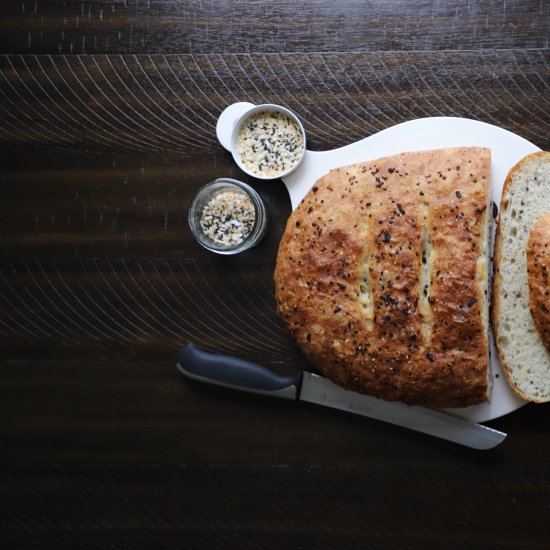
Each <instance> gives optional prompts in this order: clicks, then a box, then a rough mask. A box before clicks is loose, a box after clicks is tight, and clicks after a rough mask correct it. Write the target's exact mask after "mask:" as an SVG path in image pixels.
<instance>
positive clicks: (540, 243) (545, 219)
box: [527, 212, 550, 351]
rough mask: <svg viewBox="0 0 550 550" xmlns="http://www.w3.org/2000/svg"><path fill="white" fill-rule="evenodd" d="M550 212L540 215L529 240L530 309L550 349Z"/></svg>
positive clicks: (545, 344) (542, 338) (542, 337)
mask: <svg viewBox="0 0 550 550" xmlns="http://www.w3.org/2000/svg"><path fill="white" fill-rule="evenodd" d="M549 277H550V212H548V213H547V214H545V215H544V216H542V217H540V218H539V219H538V220H537V221H536V222H535V224H534V225H533V228H532V229H531V233H530V234H529V240H528V241H527V278H528V281H529V309H530V310H531V315H532V316H533V321H534V322H535V326H536V327H537V329H538V331H539V335H540V338H541V340H542V343H543V344H544V346H545V347H546V349H547V350H548V351H550V279H549Z"/></svg>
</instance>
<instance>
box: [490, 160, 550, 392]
mask: <svg viewBox="0 0 550 550" xmlns="http://www.w3.org/2000/svg"><path fill="white" fill-rule="evenodd" d="M547 212H550V153H548V152H541V153H534V154H531V155H528V156H527V157H525V158H524V159H522V160H521V161H520V162H519V163H518V164H516V165H515V166H514V167H513V168H512V169H511V170H510V172H509V174H508V177H507V178H506V181H505V182H504V188H503V191H502V199H501V202H500V214H499V222H498V226H497V232H496V239H495V255H494V272H493V292H492V310H491V318H492V322H493V329H494V331H495V342H496V346H497V350H498V354H499V358H500V362H501V364H502V367H503V370H504V372H505V374H506V377H507V378H508V382H509V384H510V387H511V388H512V390H513V391H514V392H515V393H516V394H517V395H519V396H520V397H522V398H523V399H526V400H528V401H534V402H537V403H542V402H545V401H549V400H550V353H549V351H548V349H547V347H546V346H545V345H544V342H543V337H542V335H541V333H540V332H539V330H538V329H537V325H536V324H535V321H534V319H533V315H532V314H531V310H530V307H529V280H528V261H527V248H528V241H529V236H530V234H531V230H532V228H533V226H534V225H535V223H536V222H537V220H539V219H540V218H541V217H542V216H543V215H545V214H546V213H547ZM546 298H548V297H546ZM535 299H537V298H535ZM548 307H550V304H548Z"/></svg>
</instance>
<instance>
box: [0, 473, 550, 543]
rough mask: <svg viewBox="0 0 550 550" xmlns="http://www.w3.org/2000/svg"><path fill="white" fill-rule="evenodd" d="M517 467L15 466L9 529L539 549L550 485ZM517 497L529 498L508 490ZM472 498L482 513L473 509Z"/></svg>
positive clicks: (5, 519)
mask: <svg viewBox="0 0 550 550" xmlns="http://www.w3.org/2000/svg"><path fill="white" fill-rule="evenodd" d="M517 474H519V475H521V472H520V471H518V470H517V469H515V468H512V469H511V470H510V472H509V475H505V474H503V473H502V471H491V469H487V468H485V469H484V468H482V467H479V466H476V465H473V464H463V465H460V466H457V465H456V464H451V465H443V464H438V465H433V464H424V465H411V466H407V465H403V464H386V465H376V466H372V467H368V468H346V467H342V468H338V469H336V470H335V471H328V470H326V469H325V468H323V467H319V466H315V465H313V466H310V467H307V468H289V467H287V466H270V467H265V466H264V467H257V468H248V467H220V466H212V467H209V468H207V469H206V470H204V469H200V468H195V467H185V466H180V467H168V468H158V467H141V468H136V467H133V468H121V467H117V466H111V467H108V468H101V469H98V468H94V467H90V466H84V467H80V468H74V467H72V468H71V467H49V468H44V467H42V468H26V469H23V470H13V469H12V468H6V469H5V470H4V471H3V472H2V474H1V475H0V488H1V490H2V492H3V494H4V495H5V496H6V497H7V498H6V499H5V500H3V501H2V502H1V503H0V515H1V517H2V520H0V527H3V533H4V537H3V538H4V541H3V542H4V545H3V547H4V548H9V549H12V548H20V543H21V540H24V541H27V540H29V536H28V535H29V532H32V533H34V536H33V538H32V543H33V545H35V546H36V547H40V548H43V549H57V548H60V547H66V546H68V545H67V541H69V540H70V541H71V543H72V545H73V546H72V547H73V548H90V547H91V545H90V541H91V540H94V541H95V540H97V539H96V538H95V537H94V535H95V534H96V533H98V532H101V533H102V536H101V539H100V542H101V546H102V548H108V549H111V548H113V549H114V548H146V547H155V548H176V547H180V546H182V545H183V546H185V547H186V548H204V547H217V548H258V547H261V548H267V549H276V548H281V547H289V548H319V547H323V548H342V547H347V548H351V547H356V546H360V547H361V548H368V549H372V548H398V547H399V548H402V547H406V548H410V549H418V550H420V549H425V548H427V547H433V548H436V547H437V548H444V549H448V548H460V547H483V548H487V549H494V550H500V549H515V548H531V549H534V550H542V549H543V548H546V547H547V546H546V545H545V544H544V540H543V537H541V536H540V532H539V531H538V527H539V526H540V525H541V524H543V523H544V521H545V518H546V514H545V511H546V502H545V499H544V497H543V496H542V495H544V494H547V492H548V489H549V487H548V480H543V479H541V478H540V477H537V476H534V475H533V474H531V473H529V474H527V475H525V474H523V476H522V477H523V481H522V482H519V481H517V479H518V478H517V477H516V476H517ZM427 479H429V480H430V482H429V487H430V488H429V489H428V490H427V489H426V483H424V482H423V480H427ZM25 486H26V487H29V488H30V489H29V490H27V491H26V492H25V493H22V492H21V491H20V488H21V487H25ZM520 492H521V494H522V495H523V497H524V498H516V497H510V495H518V494H519V493H520ZM221 494H223V495H224V497H225V498H224V499H223V500H221V499H220V498H219V496H220V495H221ZM473 495H476V497H475V498H476V500H477V501H478V502H479V504H480V505H482V506H483V508H484V510H485V513H484V514H483V517H480V516H479V515H478V514H476V510H475V509H472V506H471V502H472V496H473ZM8 503H9V504H8ZM75 503H78V505H75ZM531 510H533V512H531ZM449 511H452V513H449ZM60 517H64V518H65V519H64V520H63V521H62V520H60ZM69 526H70V529H71V530H70V534H69V533H68V527H69Z"/></svg>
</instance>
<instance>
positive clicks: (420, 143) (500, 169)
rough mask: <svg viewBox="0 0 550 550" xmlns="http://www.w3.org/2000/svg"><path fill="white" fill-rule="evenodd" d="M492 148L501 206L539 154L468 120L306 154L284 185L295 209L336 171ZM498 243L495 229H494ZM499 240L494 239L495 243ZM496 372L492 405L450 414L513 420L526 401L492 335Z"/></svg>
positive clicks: (413, 126) (433, 122)
mask: <svg viewBox="0 0 550 550" xmlns="http://www.w3.org/2000/svg"><path fill="white" fill-rule="evenodd" d="M461 146H467V147H474V146H478V147H489V148H490V149H491V180H492V199H493V201H494V202H495V203H496V204H497V205H500V197H501V195H502V186H503V184H504V180H505V179H506V176H507V174H508V171H509V170H510V168H512V166H514V165H515V164H516V163H517V162H518V161H519V160H521V159H522V158H523V157H524V156H525V155H528V154H529V153H534V152H536V151H540V148H539V147H537V146H536V145H533V144H532V143H530V142H529V141H527V140H526V139H524V138H522V137H520V136H518V135H516V134H514V133H512V132H509V131H508V130H504V129H503V128H499V127H497V126H492V125H491V124H486V123H484V122H479V121H476V120H469V119H465V118H455V117H436V118H421V119H416V120H411V121H409V122H403V123H402V124H398V125H396V126H392V127H391V128H387V129H386V130H382V131H381V132H378V133H377V134H374V135H372V136H369V137H367V138H365V139H362V140H360V141H357V142H355V143H352V144H350V145H346V146H345V147H341V148H339V149H333V150H332V151H322V152H317V151H307V152H306V155H305V157H304V160H303V161H302V163H301V164H300V166H298V168H297V169H296V170H295V171H294V172H292V174H290V175H288V176H286V177H285V178H284V179H283V181H284V184H285V185H286V187H287V189H288V192H289V194H290V200H291V202H292V208H293V209H294V208H296V206H297V205H298V203H299V202H300V201H301V200H302V199H303V197H304V196H305V194H306V193H307V192H308V191H309V189H310V188H311V187H312V185H313V184H314V183H315V181H317V179H319V178H320V177H322V176H324V175H325V174H326V173H327V172H329V171H330V170H331V169H333V168H338V167H340V166H345V165H347V164H353V163H355V162H364V161H368V160H374V159H377V158H380V157H385V156H390V155H395V154H398V153H401V152H404V151H421V150H427V149H438V148H442V147H461ZM493 237H494V224H493ZM493 242H494V238H493V239H491V243H493ZM490 345H491V368H492V372H493V392H492V398H491V402H490V403H487V404H483V405H476V406H474V407H466V408H462V409H448V412H450V413H452V414H453V415H455V416H460V417H462V418H466V419H468V420H472V421H473V422H485V421H487V420H492V419H494V418H498V417H499V416H503V415H505V414H508V413H510V412H512V411H515V410H516V409H518V408H520V407H521V406H523V405H525V403H526V402H525V401H523V400H522V399H519V398H518V397H517V396H516V395H515V394H514V393H513V392H512V391H511V390H510V387H509V386H508V382H507V381H506V378H505V376H504V373H503V372H502V367H501V365H500V361H499V360H498V355H497V351H496V348H495V345H494V342H493V337H492V333H491V344H490Z"/></svg>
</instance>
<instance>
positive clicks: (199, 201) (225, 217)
mask: <svg viewBox="0 0 550 550" xmlns="http://www.w3.org/2000/svg"><path fill="white" fill-rule="evenodd" d="M188 219H189V227H190V228H191V231H192V232H193V235H194V236H195V238H196V239H197V241H198V242H199V244H201V245H202V246H203V247H204V248H206V249H207V250H210V251H211V252H216V253H218V254H237V253H239V252H242V251H243V250H247V249H249V248H251V247H253V246H255V245H256V244H258V243H259V242H260V241H261V239H262V238H263V237H264V235H265V232H266V230H267V212H266V209H265V205H264V203H263V201H262V199H261V197H260V195H258V193H257V192H256V191H255V190H254V189H252V187H250V186H249V185H247V184H246V183H243V182H242V181H237V180H234V179H230V178H218V179H216V180H214V181H211V182H209V183H207V184H206V185H203V186H202V187H201V188H200V189H199V190H198V191H197V193H196V194H195V196H194V197H193V200H192V202H191V206H190V207H189V212H188Z"/></svg>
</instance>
